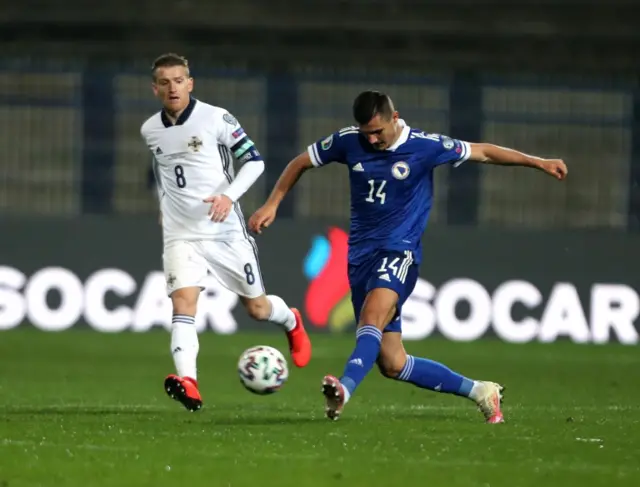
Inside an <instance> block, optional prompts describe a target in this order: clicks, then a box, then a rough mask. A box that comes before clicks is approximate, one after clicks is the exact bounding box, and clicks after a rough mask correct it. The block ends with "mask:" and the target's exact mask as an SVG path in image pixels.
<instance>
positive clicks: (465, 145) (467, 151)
mask: <svg viewBox="0 0 640 487" xmlns="http://www.w3.org/2000/svg"><path fill="white" fill-rule="evenodd" d="M460 145H461V146H462V153H461V154H460V158H459V159H458V160H457V161H456V162H454V163H453V167H458V166H459V165H460V164H462V163H463V162H465V161H467V160H468V159H469V157H470V156H471V146H470V145H469V142H465V141H463V140H461V141H460Z"/></svg>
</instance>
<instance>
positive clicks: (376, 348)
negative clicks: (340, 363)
mask: <svg viewBox="0 0 640 487" xmlns="http://www.w3.org/2000/svg"><path fill="white" fill-rule="evenodd" d="M381 341H382V332H381V331H380V330H378V329H377V328H376V327H375V326H373V325H364V326H362V327H360V328H358V331H357V332H356V348H355V349H354V351H353V353H352V354H351V356H350V357H349V360H348V361H347V365H345V367H344V373H343V374H342V377H341V378H340V382H341V383H342V385H343V386H344V387H345V388H346V389H347V390H348V391H349V395H350V396H351V395H352V394H353V392H354V391H355V390H356V387H358V385H359V384H360V382H362V380H363V379H364V377H365V376H366V375H367V374H368V373H369V371H370V370H371V369H372V368H373V366H374V364H375V363H376V360H377V359H378V355H379V354H380V342H381Z"/></svg>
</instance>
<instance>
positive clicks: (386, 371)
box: [378, 354, 407, 379]
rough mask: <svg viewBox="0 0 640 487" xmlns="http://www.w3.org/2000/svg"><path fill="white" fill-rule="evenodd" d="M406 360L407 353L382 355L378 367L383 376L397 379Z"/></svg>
mask: <svg viewBox="0 0 640 487" xmlns="http://www.w3.org/2000/svg"><path fill="white" fill-rule="evenodd" d="M406 361H407V356H406V355H405V354H397V355H394V356H393V357H384V356H381V357H380V358H379V359H378V369H379V370H380V373H381V374H382V375H383V376H385V377H387V378H389V379H396V378H397V377H398V376H399V375H400V373H401V372H402V369H403V368H404V364H405V362H406Z"/></svg>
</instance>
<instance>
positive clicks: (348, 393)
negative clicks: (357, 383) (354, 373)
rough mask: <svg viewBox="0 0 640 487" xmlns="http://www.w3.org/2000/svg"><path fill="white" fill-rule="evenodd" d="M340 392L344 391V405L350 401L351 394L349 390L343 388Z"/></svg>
mask: <svg viewBox="0 0 640 487" xmlns="http://www.w3.org/2000/svg"><path fill="white" fill-rule="evenodd" d="M342 390H343V391H344V403H345V404H347V403H348V402H349V399H351V393H350V392H349V389H347V388H346V387H344V386H342Z"/></svg>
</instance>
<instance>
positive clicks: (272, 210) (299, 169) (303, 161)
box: [249, 151, 313, 233]
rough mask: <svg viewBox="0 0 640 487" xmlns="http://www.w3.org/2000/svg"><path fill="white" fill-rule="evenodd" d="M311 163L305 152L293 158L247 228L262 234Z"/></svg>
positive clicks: (310, 166)
mask: <svg viewBox="0 0 640 487" xmlns="http://www.w3.org/2000/svg"><path fill="white" fill-rule="evenodd" d="M312 167H313V163H312V162H311V157H310V156H309V153H308V152H307V151H305V152H303V153H302V154H300V155H298V156H297V157H295V158H294V159H293V160H292V161H291V162H289V164H287V167H286V168H285V169H284V171H282V174H281V175H280V177H279V178H278V181H277V182H276V185H275V186H274V187H273V190H272V191H271V194H270V195H269V198H268V199H267V201H266V202H265V204H264V205H262V207H260V208H259V209H258V210H256V212H255V213H254V214H253V215H251V218H249V228H250V229H251V231H253V232H256V233H262V229H263V228H267V227H268V226H269V225H271V223H272V222H273V221H274V220H275V218H276V213H277V212H278V207H279V206H280V203H281V202H282V200H283V199H284V197H285V196H286V195H287V193H288V192H289V191H290V190H291V188H293V187H294V186H295V184H296V183H297V182H298V179H300V176H302V173H304V172H305V171H307V170H308V169H311V168H312Z"/></svg>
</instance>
